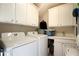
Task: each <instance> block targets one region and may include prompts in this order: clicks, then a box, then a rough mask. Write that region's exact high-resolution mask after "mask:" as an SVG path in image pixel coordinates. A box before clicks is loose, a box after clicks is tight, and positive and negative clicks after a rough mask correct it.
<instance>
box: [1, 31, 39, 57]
mask: <svg viewBox="0 0 79 59" xmlns="http://www.w3.org/2000/svg"><path fill="white" fill-rule="evenodd" d="M2 40H3V42H4V44H5V45H6V51H5V56H37V55H38V51H37V50H38V49H37V47H38V46H37V43H38V42H37V38H35V37H33V36H25V35H24V33H23V32H12V33H2Z"/></svg>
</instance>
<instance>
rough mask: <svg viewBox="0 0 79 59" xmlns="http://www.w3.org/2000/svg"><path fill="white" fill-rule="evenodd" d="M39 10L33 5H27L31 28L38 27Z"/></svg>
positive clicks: (28, 21) (28, 20)
mask: <svg viewBox="0 0 79 59" xmlns="http://www.w3.org/2000/svg"><path fill="white" fill-rule="evenodd" d="M38 17H39V15H38V9H37V7H36V6H35V5H33V4H27V24H28V25H30V26H38Z"/></svg>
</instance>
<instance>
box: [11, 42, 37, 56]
mask: <svg viewBox="0 0 79 59" xmlns="http://www.w3.org/2000/svg"><path fill="white" fill-rule="evenodd" d="M12 52H13V56H37V55H38V52H37V42H36V41H35V42H32V43H29V44H25V45H23V46H20V47H16V48H14V49H13V51H12Z"/></svg>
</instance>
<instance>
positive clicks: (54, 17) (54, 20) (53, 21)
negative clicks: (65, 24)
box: [49, 7, 58, 27]
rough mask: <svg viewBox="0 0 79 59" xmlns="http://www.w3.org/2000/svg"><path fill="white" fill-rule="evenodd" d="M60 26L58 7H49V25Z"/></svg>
mask: <svg viewBox="0 0 79 59" xmlns="http://www.w3.org/2000/svg"><path fill="white" fill-rule="evenodd" d="M52 26H58V8H57V7H54V8H52V9H49V27H52Z"/></svg>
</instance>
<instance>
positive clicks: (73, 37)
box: [48, 36, 76, 40]
mask: <svg viewBox="0 0 79 59" xmlns="http://www.w3.org/2000/svg"><path fill="white" fill-rule="evenodd" d="M48 39H72V40H76V37H75V36H69V37H68V36H48Z"/></svg>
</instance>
